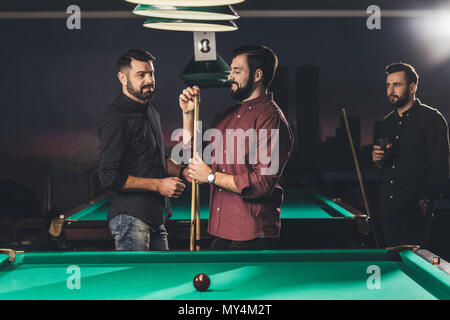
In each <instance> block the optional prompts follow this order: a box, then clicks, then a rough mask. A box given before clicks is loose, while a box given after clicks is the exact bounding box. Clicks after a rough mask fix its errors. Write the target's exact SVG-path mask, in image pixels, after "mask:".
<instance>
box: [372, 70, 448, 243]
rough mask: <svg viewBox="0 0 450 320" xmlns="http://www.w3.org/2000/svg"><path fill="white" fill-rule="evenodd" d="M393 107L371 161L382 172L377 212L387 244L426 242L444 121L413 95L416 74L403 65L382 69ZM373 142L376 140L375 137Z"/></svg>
mask: <svg viewBox="0 0 450 320" xmlns="http://www.w3.org/2000/svg"><path fill="white" fill-rule="evenodd" d="M386 74H387V80H386V90H387V97H388V101H389V104H390V105H391V106H392V107H393V108H394V111H392V112H391V113H389V114H388V115H387V116H386V117H385V118H384V119H383V121H382V123H381V128H380V134H379V138H382V139H387V142H386V140H385V144H386V146H385V148H382V146H380V145H379V144H380V143H376V144H375V145H374V146H373V151H372V161H373V162H374V163H375V165H376V166H377V168H378V169H379V170H380V172H381V173H382V175H383V180H382V183H381V188H380V201H379V210H378V211H379V216H380V218H381V219H380V220H381V224H382V229H383V235H384V241H385V245H386V246H396V245H404V244H412V245H419V246H422V247H426V246H427V241H428V240H429V234H430V226H431V218H432V210H433V207H434V204H435V202H436V200H437V199H438V198H439V197H440V194H441V192H442V191H443V188H444V186H445V184H446V183H447V179H448V175H449V138H448V126H447V121H446V120H445V119H444V117H443V116H442V114H441V113H440V112H439V111H438V110H437V109H435V108H432V107H430V106H427V105H424V104H422V103H421V102H420V100H419V99H416V91H417V85H418V80H419V76H418V75H417V72H416V71H415V69H414V68H413V67H412V66H411V65H409V64H406V63H401V62H400V63H393V64H390V65H389V66H387V67H386ZM377 141H380V140H379V139H377Z"/></svg>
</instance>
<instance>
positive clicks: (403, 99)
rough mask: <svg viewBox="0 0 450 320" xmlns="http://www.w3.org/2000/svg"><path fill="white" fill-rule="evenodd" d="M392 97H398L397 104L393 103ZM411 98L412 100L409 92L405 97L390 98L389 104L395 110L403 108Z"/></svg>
mask: <svg viewBox="0 0 450 320" xmlns="http://www.w3.org/2000/svg"><path fill="white" fill-rule="evenodd" d="M391 97H397V101H395V102H393V101H391ZM409 98H410V96H409V92H408V91H407V92H405V94H404V95H402V96H400V97H399V96H397V95H390V96H388V102H389V104H390V105H391V107H393V108H402V107H404V106H405V105H406V104H407V103H408V101H409Z"/></svg>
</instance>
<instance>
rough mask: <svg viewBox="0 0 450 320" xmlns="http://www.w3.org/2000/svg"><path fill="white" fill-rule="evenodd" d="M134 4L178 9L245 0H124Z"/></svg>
mask: <svg viewBox="0 0 450 320" xmlns="http://www.w3.org/2000/svg"><path fill="white" fill-rule="evenodd" d="M126 1H127V2H131V3H136V4H148V5H152V6H180V7H211V6H226V5H229V4H236V3H241V2H244V1H245V0H126Z"/></svg>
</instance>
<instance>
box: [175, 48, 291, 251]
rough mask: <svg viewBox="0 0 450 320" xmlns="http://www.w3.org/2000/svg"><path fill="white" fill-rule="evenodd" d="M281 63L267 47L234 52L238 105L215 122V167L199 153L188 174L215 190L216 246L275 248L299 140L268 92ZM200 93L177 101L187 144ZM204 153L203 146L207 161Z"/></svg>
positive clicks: (211, 228)
mask: <svg viewBox="0 0 450 320" xmlns="http://www.w3.org/2000/svg"><path fill="white" fill-rule="evenodd" d="M277 65H278V59H277V56H276V55H275V54H274V52H273V51H272V50H271V49H269V48H267V47H264V46H255V45H249V46H244V47H240V48H237V49H235V50H234V52H233V60H232V62H231V74H230V76H229V77H228V80H229V81H230V84H231V96H232V98H234V99H236V100H239V102H240V103H239V104H236V105H233V106H231V107H230V108H228V109H226V110H225V111H224V112H222V114H221V115H220V116H219V117H218V119H216V121H215V124H214V128H215V129H214V130H215V131H214V132H213V135H214V137H215V139H212V140H213V142H212V143H213V146H214V147H213V148H212V149H213V151H212V152H211V161H210V162H209V163H210V164H211V167H210V166H209V165H208V164H206V163H205V162H204V161H203V160H202V159H201V157H200V156H198V155H196V156H194V157H193V159H191V160H190V164H189V166H188V168H185V169H183V170H188V173H189V177H191V178H192V179H195V180H196V181H197V182H198V183H210V185H211V192H210V206H209V223H208V232H209V233H210V234H211V235H212V236H214V237H215V238H214V239H213V241H212V244H211V248H212V249H216V250H226V249H235V250H243V249H271V248H275V247H276V243H277V239H278V237H279V235H280V227H281V220H280V205H281V203H282V199H283V189H282V188H281V186H280V185H279V184H278V181H279V179H280V176H281V175H282V173H283V170H284V168H285V166H286V163H287V161H288V158H289V156H290V154H291V152H292V149H293V140H294V136H293V133H292V131H291V129H290V127H289V124H288V122H287V121H286V118H285V117H284V114H283V112H282V111H281V109H280V108H279V107H278V106H277V104H276V103H275V102H274V101H273V99H272V94H271V93H269V92H268V87H269V86H270V83H271V82H272V80H273V77H274V74H275V72H276V69H277ZM195 95H198V96H199V95H200V89H199V88H198V87H196V86H194V87H192V88H190V87H188V88H186V89H185V90H183V92H182V93H181V94H180V96H179V102H180V108H181V109H182V111H183V128H184V129H185V131H184V134H183V141H184V142H185V143H187V142H189V141H190V140H191V137H192V134H193V126H194V125H193V123H194V115H193V109H194V96H195ZM210 149H211V148H210ZM206 153H207V150H206V149H205V150H204V154H203V158H207V155H206ZM207 162H208V160H207Z"/></svg>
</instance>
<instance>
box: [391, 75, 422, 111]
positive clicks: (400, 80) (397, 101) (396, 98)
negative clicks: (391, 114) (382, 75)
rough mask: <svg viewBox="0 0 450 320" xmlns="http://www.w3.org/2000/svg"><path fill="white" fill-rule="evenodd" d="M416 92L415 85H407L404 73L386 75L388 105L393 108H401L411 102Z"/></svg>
mask: <svg viewBox="0 0 450 320" xmlns="http://www.w3.org/2000/svg"><path fill="white" fill-rule="evenodd" d="M415 91H416V85H415V83H411V84H409V85H408V81H407V79H406V74H405V72H404V71H399V72H394V73H390V74H388V75H387V79H386V93H387V97H388V101H389V104H390V105H391V106H392V107H394V108H402V107H404V106H405V105H406V104H407V103H408V102H410V101H411V99H412V97H413V96H414V94H415Z"/></svg>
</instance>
